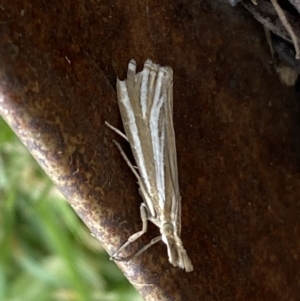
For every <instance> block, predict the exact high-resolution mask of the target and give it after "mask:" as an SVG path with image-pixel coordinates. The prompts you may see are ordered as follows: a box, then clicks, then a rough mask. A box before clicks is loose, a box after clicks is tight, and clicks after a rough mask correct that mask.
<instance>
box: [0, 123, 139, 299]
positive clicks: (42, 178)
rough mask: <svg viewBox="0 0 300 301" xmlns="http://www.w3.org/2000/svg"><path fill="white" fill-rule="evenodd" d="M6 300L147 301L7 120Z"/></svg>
mask: <svg viewBox="0 0 300 301" xmlns="http://www.w3.org/2000/svg"><path fill="white" fill-rule="evenodd" d="M0 300H1V301H19V300H20V301H33V300H35V301H44V300H45V301H48V300H54V301H56V300H57V301H65V300H68V301H69V300H70V301H73V300H74V301H77V300H80V301H90V300H91V301H93V300H101V301H117V300H120V301H127V300H128V301H138V300H142V298H141V297H140V296H139V295H138V293H137V292H136V291H135V290H134V288H133V287H132V286H131V285H130V284H129V282H128V281H127V280H126V279H125V278H124V276H123V275H122V273H121V272H120V270H119V269H118V267H117V266H116V265H115V264H114V263H113V262H111V261H109V259H108V255H107V254H106V253H105V251H104V250H103V249H102V248H101V246H100V243H99V242H98V241H97V240H96V239H95V238H93V237H92V236H91V235H90V232H89V230H88V229H87V228H86V227H85V225H84V224H83V223H82V222H81V220H80V219H79V218H78V217H77V215H76V214H75V212H74V211H73V209H72V208H71V207H70V205H69V204H68V203H67V202H66V201H65V199H64V197H63V196H62V195H61V194H60V192H59V191H58V190H57V189H56V188H55V187H54V186H53V184H52V182H51V181H50V180H49V178H48V177H47V176H46V175H45V174H44V172H43V171H42V170H41V168H40V167H39V166H38V164H37V163H36V162H35V160H34V159H33V158H32V157H31V155H30V154H29V152H28V151H27V149H26V148H25V147H24V146H23V145H22V144H21V142H20V141H19V139H18V138H17V137H16V136H15V134H14V133H13V132H12V130H11V129H10V128H9V127H8V126H7V124H6V123H5V122H4V121H3V119H2V118H1V117H0Z"/></svg>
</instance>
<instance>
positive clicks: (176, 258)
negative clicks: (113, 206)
mask: <svg viewBox="0 0 300 301" xmlns="http://www.w3.org/2000/svg"><path fill="white" fill-rule="evenodd" d="M136 67H137V65H136V62H135V61H134V60H133V59H132V60H131V61H130V62H129V64H128V71H127V79H126V80H124V81H121V80H119V79H117V96H118V105H119V109H120V113H121V117H122V121H123V126H124V130H125V133H126V135H124V134H123V133H122V132H121V131H119V130H118V129H116V128H115V127H113V126H112V125H110V124H109V123H108V122H106V125H107V126H108V127H109V128H111V129H112V130H114V131H115V132H117V133H118V134H119V135H121V136H122V137H123V138H124V139H126V140H127V141H128V142H129V144H130V147H131V150H132V153H133V156H134V159H135V163H136V165H137V168H136V167H135V166H133V165H132V163H131V162H130V160H129V159H128V157H127V156H126V154H125V153H124V151H123V150H122V148H121V146H120V145H119V144H118V143H117V142H116V141H114V143H115V144H116V146H117V147H118V149H119V150H120V152H121V155H122V157H123V158H124V160H125V161H126V163H127V164H128V166H129V167H130V169H131V170H132V172H133V173H134V175H135V176H136V178H137V180H138V184H139V192H140V195H141V196H142V199H143V202H142V204H141V206H140V214H141V219H142V223H143V226H142V230H141V231H139V232H137V233H135V234H133V235H131V236H130V237H129V238H128V240H127V242H126V243H125V244H123V245H122V246H121V247H120V248H119V249H118V250H117V251H116V252H115V253H114V254H113V255H112V256H111V259H113V260H120V261H122V260H130V259H132V258H134V257H136V256H139V255H140V254H141V253H143V252H144V251H145V250H146V249H148V248H149V247H150V246H152V245H154V244H155V243H157V242H158V241H160V240H162V241H163V242H164V243H165V244H166V245H167V250H168V257H169V261H170V263H171V264H172V265H174V266H177V267H179V268H182V269H185V270H186V271H187V272H190V271H192V270H193V265H192V263H191V261H190V259H189V257H188V255H187V253H186V251H185V249H184V247H183V244H182V241H181V238H180V233H181V196H180V193H179V184H178V169H177V155H176V145H175V133H174V127H173V70H172V68H171V67H161V66H159V65H157V64H154V63H153V62H152V61H151V60H149V59H148V60H146V61H145V63H144V68H143V70H142V71H141V72H138V73H136ZM148 221H151V222H152V223H153V224H155V225H156V226H157V227H158V228H159V229H160V235H159V236H157V237H155V238H153V239H152V240H151V241H150V242H149V243H148V244H147V245H145V246H144V247H143V248H141V249H140V250H139V251H137V252H136V253H134V254H133V255H131V256H128V257H126V258H122V257H120V256H119V255H118V254H120V252H121V251H122V250H124V249H125V248H126V247H127V246H128V245H129V244H130V243H132V242H133V241H135V240H136V239H138V238H139V237H140V236H141V235H143V234H144V233H145V232H147V224H148Z"/></svg>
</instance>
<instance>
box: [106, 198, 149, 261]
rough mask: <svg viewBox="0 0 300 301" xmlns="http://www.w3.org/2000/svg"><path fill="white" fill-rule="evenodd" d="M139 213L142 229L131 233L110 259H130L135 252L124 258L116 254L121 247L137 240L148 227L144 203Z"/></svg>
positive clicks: (123, 247)
mask: <svg viewBox="0 0 300 301" xmlns="http://www.w3.org/2000/svg"><path fill="white" fill-rule="evenodd" d="M140 213H141V219H142V222H143V227H142V230H141V231H139V232H136V233H134V234H133V235H131V236H130V237H129V238H128V240H127V242H125V243H124V244H123V245H122V246H121V247H120V248H119V249H118V250H117V251H116V252H115V253H114V254H113V255H112V256H111V257H110V259H113V260H120V261H127V260H129V259H131V258H132V257H133V256H134V255H135V254H133V255H131V256H128V257H126V258H120V257H118V256H117V254H118V253H120V252H121V251H122V250H123V249H125V248H126V247H127V246H128V245H130V244H131V243H132V242H134V241H135V240H137V239H138V238H139V237H141V236H142V235H143V234H144V233H146V232H147V227H148V218H147V208H146V206H145V204H144V203H142V204H141V207H140Z"/></svg>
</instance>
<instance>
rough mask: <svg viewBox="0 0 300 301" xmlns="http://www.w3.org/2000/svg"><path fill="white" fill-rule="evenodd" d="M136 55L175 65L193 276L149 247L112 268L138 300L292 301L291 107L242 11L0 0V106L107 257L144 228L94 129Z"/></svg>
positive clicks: (295, 120)
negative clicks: (124, 278)
mask: <svg viewBox="0 0 300 301" xmlns="http://www.w3.org/2000/svg"><path fill="white" fill-rule="evenodd" d="M110 3H114V4H110ZM132 57H133V58H135V59H136V60H137V62H138V63H139V66H141V65H142V63H143V61H144V60H145V59H146V58H148V57H149V58H151V59H153V60H154V61H155V62H157V63H160V64H163V65H170V66H172V67H173V70H174V119H175V130H176V138H177V148H178V157H179V158H178V161H179V178H180V184H181V193H182V197H183V199H182V226H183V233H182V239H183V241H184V245H185V248H186V249H187V251H188V254H189V256H190V258H191V260H192V261H193V264H194V267H195V270H194V272H192V273H185V272H184V271H182V270H179V269H177V268H174V267H172V266H171V265H170V264H169V263H168V261H167V256H166V248H165V246H164V245H163V244H158V245H157V246H155V247H153V248H151V249H149V250H148V251H147V252H146V253H145V254H144V255H142V256H141V257H140V258H138V259H135V260H132V261H131V262H128V263H124V264H120V267H121V269H122V270H123V271H124V273H125V275H126V276H127V277H128V278H129V280H130V281H131V282H132V283H133V284H134V285H135V287H136V288H137V289H138V290H139V291H140V292H141V294H142V295H143V296H144V297H145V299H146V300H176V301H177V300H186V301H188V300H203V301H204V300H222V301H227V300H228V301H232V300H245V301H249V300H254V301H256V300H257V301H261V300H264V301H269V300H272V301H273V300H280V301H283V300H289V301H292V300H299V295H300V289H299V287H300V275H299V271H300V264H299V260H300V259H299V253H300V219H299V216H300V189H299V185H300V173H299V166H300V143H299V129H300V122H299V101H298V99H297V97H296V95H295V93H294V91H293V90H292V89H288V88H286V87H284V86H283V85H281V83H280V82H279V79H278V77H277V75H276V73H275V72H274V71H273V69H272V66H271V65H270V54H269V51H268V46H267V44H266V41H265V38H264V35H263V32H262V28H261V26H259V25H258V24H256V23H255V21H254V20H253V19H252V17H251V16H250V15H249V14H248V13H247V12H245V11H243V10H242V9H241V8H239V7H235V8H232V7H231V6H229V4H227V3H226V2H225V1H217V0H214V1H213V0H210V1H208V0H207V1H205V0H203V1H178V0H175V1H174V0H165V1H156V0H148V1H135V0H132V1H131V0H127V1H125V0H124V1H123V0H121V1H116V2H115V1H96V0H95V1H92V0H91V1H87V0H86V1H84V0H83V1H76V2H74V1H70V0H66V1H63V2H62V1H51V3H50V2H49V1H45V0H35V1H34V0H30V1H20V0H18V1H17V0H15V1H5V2H4V3H2V7H1V10H0V91H1V98H0V110H1V114H2V115H3V117H4V118H5V119H6V121H7V122H8V123H9V124H10V126H11V127H12V128H13V129H14V131H15V132H16V133H17V134H18V136H19V137H20V138H21V140H22V141H23V142H24V144H25V145H26V146H27V147H28V149H29V150H30V151H31V153H32V154H33V155H34V156H35V158H36V159H37V160H38V162H39V163H40V164H41V166H42V167H43V168H44V170H45V171H46V172H47V173H48V174H49V176H50V177H51V178H52V179H53V181H54V182H55V183H56V184H57V185H58V187H59V188H60V189H61V190H62V192H63V193H64V195H65V196H66V197H67V199H68V200H69V202H70V203H71V205H72V206H73V207H74V209H75V210H76V212H77V213H78V214H79V215H80V217H81V218H82V219H83V220H84V222H85V223H86V224H87V225H88V227H89V228H90V229H91V231H92V232H93V234H94V235H95V236H97V237H98V238H99V239H100V240H101V241H102V243H103V246H104V247H105V248H106V249H107V250H108V251H109V252H112V251H113V250H115V249H116V248H117V247H118V246H119V245H120V244H121V243H122V242H124V241H125V240H126V238H127V237H128V235H129V234H131V233H133V232H135V231H137V230H138V229H140V227H141V222H140V218H139V204H140V202H141V199H140V197H139V195H138V192H137V185H136V183H135V178H134V176H133V175H132V174H131V172H130V170H129V168H128V167H127V166H126V164H125V163H124V162H123V161H122V158H121V156H120V154H119V152H118V150H117V149H116V148H115V146H114V145H113V143H112V142H111V140H112V139H113V138H116V135H115V134H114V133H112V132H111V131H110V130H108V129H107V128H106V127H105V126H104V121H105V120H108V121H109V122H111V123H112V124H114V125H116V126H118V127H121V121H120V116H119V113H118V108H117V104H116V94H115V81H116V76H117V74H118V75H119V76H120V77H122V78H123V77H124V76H125V72H126V68H127V63H128V61H129V59H130V58H132ZM117 139H120V138H117ZM120 140H121V139H120ZM122 145H124V146H125V149H126V151H128V150H129V148H128V147H127V146H126V143H125V142H123V141H122ZM156 234H157V229H155V227H153V226H151V227H150V231H149V233H148V234H147V235H145V237H144V238H142V239H141V240H140V241H139V242H137V243H136V244H135V245H133V246H132V247H131V248H129V249H130V250H129V251H133V250H136V249H137V248H138V247H139V246H141V245H143V244H144V243H145V242H147V241H148V240H149V239H150V238H152V237H154V236H155V235H156Z"/></svg>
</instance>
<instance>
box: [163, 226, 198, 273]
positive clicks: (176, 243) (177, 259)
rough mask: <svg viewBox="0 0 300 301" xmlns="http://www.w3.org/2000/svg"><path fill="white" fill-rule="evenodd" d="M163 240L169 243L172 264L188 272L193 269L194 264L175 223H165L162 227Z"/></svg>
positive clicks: (169, 255)
mask: <svg viewBox="0 0 300 301" xmlns="http://www.w3.org/2000/svg"><path fill="white" fill-rule="evenodd" d="M161 236H162V241H163V242H164V243H165V244H166V245H167V248H168V257H169V261H170V263H171V264H173V265H174V266H177V267H179V268H181V269H185V270H186V271H187V272H191V271H192V270H193V265H192V263H191V261H190V259H189V257H188V256H187V254H186V251H185V249H184V247H183V245H182V241H181V239H180V237H179V236H178V235H177V232H176V231H175V229H174V226H173V224H171V223H164V224H163V225H162V227H161Z"/></svg>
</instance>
